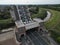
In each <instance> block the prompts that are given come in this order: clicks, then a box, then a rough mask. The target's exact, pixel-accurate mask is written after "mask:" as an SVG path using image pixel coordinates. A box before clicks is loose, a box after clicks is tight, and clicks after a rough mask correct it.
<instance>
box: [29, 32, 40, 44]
mask: <svg viewBox="0 0 60 45" xmlns="http://www.w3.org/2000/svg"><path fill="white" fill-rule="evenodd" d="M28 36H29V37H30V39H31V40H32V41H33V43H34V45H40V43H39V41H38V40H37V39H36V38H35V37H34V36H33V35H32V34H31V33H29V34H28Z"/></svg>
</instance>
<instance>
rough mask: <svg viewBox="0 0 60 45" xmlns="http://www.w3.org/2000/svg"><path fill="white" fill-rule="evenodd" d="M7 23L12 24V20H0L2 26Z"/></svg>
mask: <svg viewBox="0 0 60 45" xmlns="http://www.w3.org/2000/svg"><path fill="white" fill-rule="evenodd" d="M6 23H12V19H11V18H9V19H5V20H0V24H6Z"/></svg>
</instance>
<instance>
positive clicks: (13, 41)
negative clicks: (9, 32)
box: [0, 38, 17, 45]
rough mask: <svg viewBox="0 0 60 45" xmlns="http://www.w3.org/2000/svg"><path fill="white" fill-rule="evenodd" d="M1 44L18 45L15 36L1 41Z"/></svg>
mask: <svg viewBox="0 0 60 45" xmlns="http://www.w3.org/2000/svg"><path fill="white" fill-rule="evenodd" d="M0 45H17V44H16V42H15V39H14V38H11V39H7V40H5V41H0Z"/></svg>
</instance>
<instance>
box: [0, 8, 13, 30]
mask: <svg viewBox="0 0 60 45" xmlns="http://www.w3.org/2000/svg"><path fill="white" fill-rule="evenodd" d="M9 9H10V8H9V7H5V8H3V9H0V31H1V30H2V29H5V28H9V27H11V26H14V21H13V20H12V18H11V16H10V12H9Z"/></svg>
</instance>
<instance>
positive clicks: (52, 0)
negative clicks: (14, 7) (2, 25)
mask: <svg viewBox="0 0 60 45" xmlns="http://www.w3.org/2000/svg"><path fill="white" fill-rule="evenodd" d="M0 4H4V5H5V4H7V5H8V4H39V5H40V4H60V0H0Z"/></svg>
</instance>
